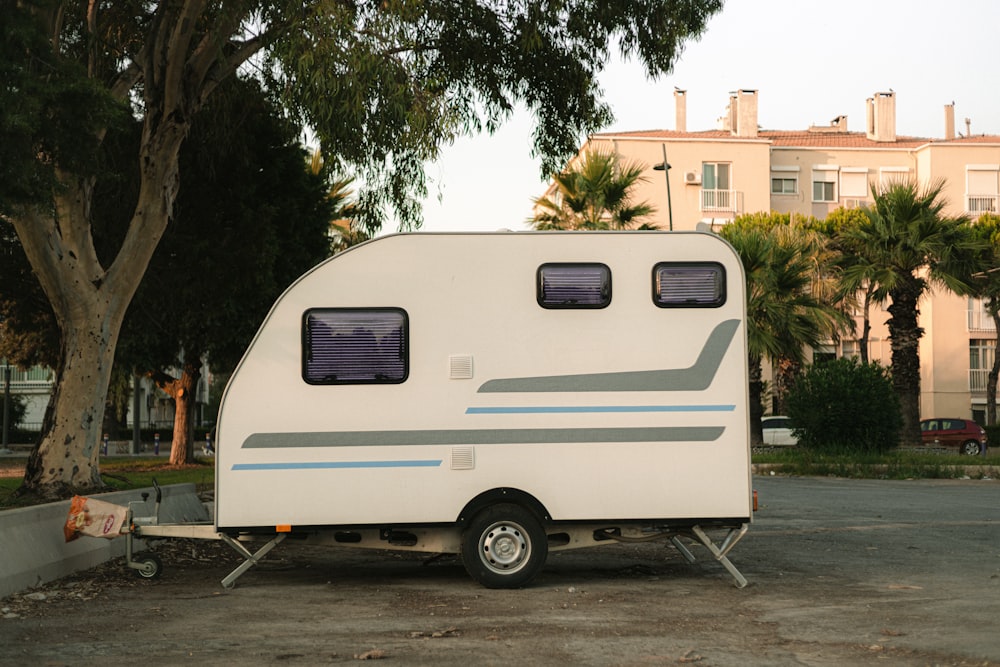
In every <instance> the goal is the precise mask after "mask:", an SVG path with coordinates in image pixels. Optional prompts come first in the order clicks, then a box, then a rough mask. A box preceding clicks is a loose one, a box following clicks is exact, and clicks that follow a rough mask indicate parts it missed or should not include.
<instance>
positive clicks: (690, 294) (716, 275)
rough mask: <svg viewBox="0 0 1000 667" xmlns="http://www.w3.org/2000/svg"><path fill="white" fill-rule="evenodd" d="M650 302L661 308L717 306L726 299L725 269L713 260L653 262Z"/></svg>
mask: <svg viewBox="0 0 1000 667" xmlns="http://www.w3.org/2000/svg"><path fill="white" fill-rule="evenodd" d="M653 302H654V303H655V304H656V305H657V306H660V307H661V308H718V307H719V306H721V305H722V304H724V303H725V302H726V270H725V269H724V268H723V267H722V265H721V264H716V263H714V262H705V263H695V262H669V263H668V262H662V263H660V264H657V265H656V266H655V267H653Z"/></svg>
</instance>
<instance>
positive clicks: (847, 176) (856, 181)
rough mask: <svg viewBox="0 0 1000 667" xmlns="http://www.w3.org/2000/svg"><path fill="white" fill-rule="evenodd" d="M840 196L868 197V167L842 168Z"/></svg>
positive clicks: (852, 197)
mask: <svg viewBox="0 0 1000 667" xmlns="http://www.w3.org/2000/svg"><path fill="white" fill-rule="evenodd" d="M840 196H841V197H845V198H851V199H867V197H868V169H867V168H865V167H844V168H843V169H841V170H840Z"/></svg>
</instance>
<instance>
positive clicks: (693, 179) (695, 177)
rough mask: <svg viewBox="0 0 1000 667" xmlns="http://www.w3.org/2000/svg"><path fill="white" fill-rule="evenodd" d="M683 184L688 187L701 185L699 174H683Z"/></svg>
mask: <svg viewBox="0 0 1000 667" xmlns="http://www.w3.org/2000/svg"><path fill="white" fill-rule="evenodd" d="M684 182H685V183H687V184H689V185H699V184H700V183H701V174H699V173H698V172H697V171H687V172H684Z"/></svg>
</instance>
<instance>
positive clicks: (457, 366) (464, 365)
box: [448, 354, 472, 380]
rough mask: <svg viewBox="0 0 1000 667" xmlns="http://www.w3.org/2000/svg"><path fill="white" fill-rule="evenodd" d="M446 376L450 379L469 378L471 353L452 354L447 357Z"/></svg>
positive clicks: (470, 377)
mask: <svg viewBox="0 0 1000 667" xmlns="http://www.w3.org/2000/svg"><path fill="white" fill-rule="evenodd" d="M448 377H449V378H451V379H452V380H471V379H472V355H471V354H453V355H451V356H450V357H448Z"/></svg>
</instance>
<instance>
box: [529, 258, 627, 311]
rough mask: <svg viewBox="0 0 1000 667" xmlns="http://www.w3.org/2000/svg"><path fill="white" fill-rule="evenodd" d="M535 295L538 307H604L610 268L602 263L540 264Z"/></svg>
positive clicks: (609, 284)
mask: <svg viewBox="0 0 1000 667" xmlns="http://www.w3.org/2000/svg"><path fill="white" fill-rule="evenodd" d="M535 296H536V299H537V300H538V305H539V306H541V307H542V308H605V307H606V306H607V305H608V304H610V303H611V269H609V268H608V267H607V266H605V265H604V264H542V265H541V266H540V267H538V280H537V293H536V295H535Z"/></svg>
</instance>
